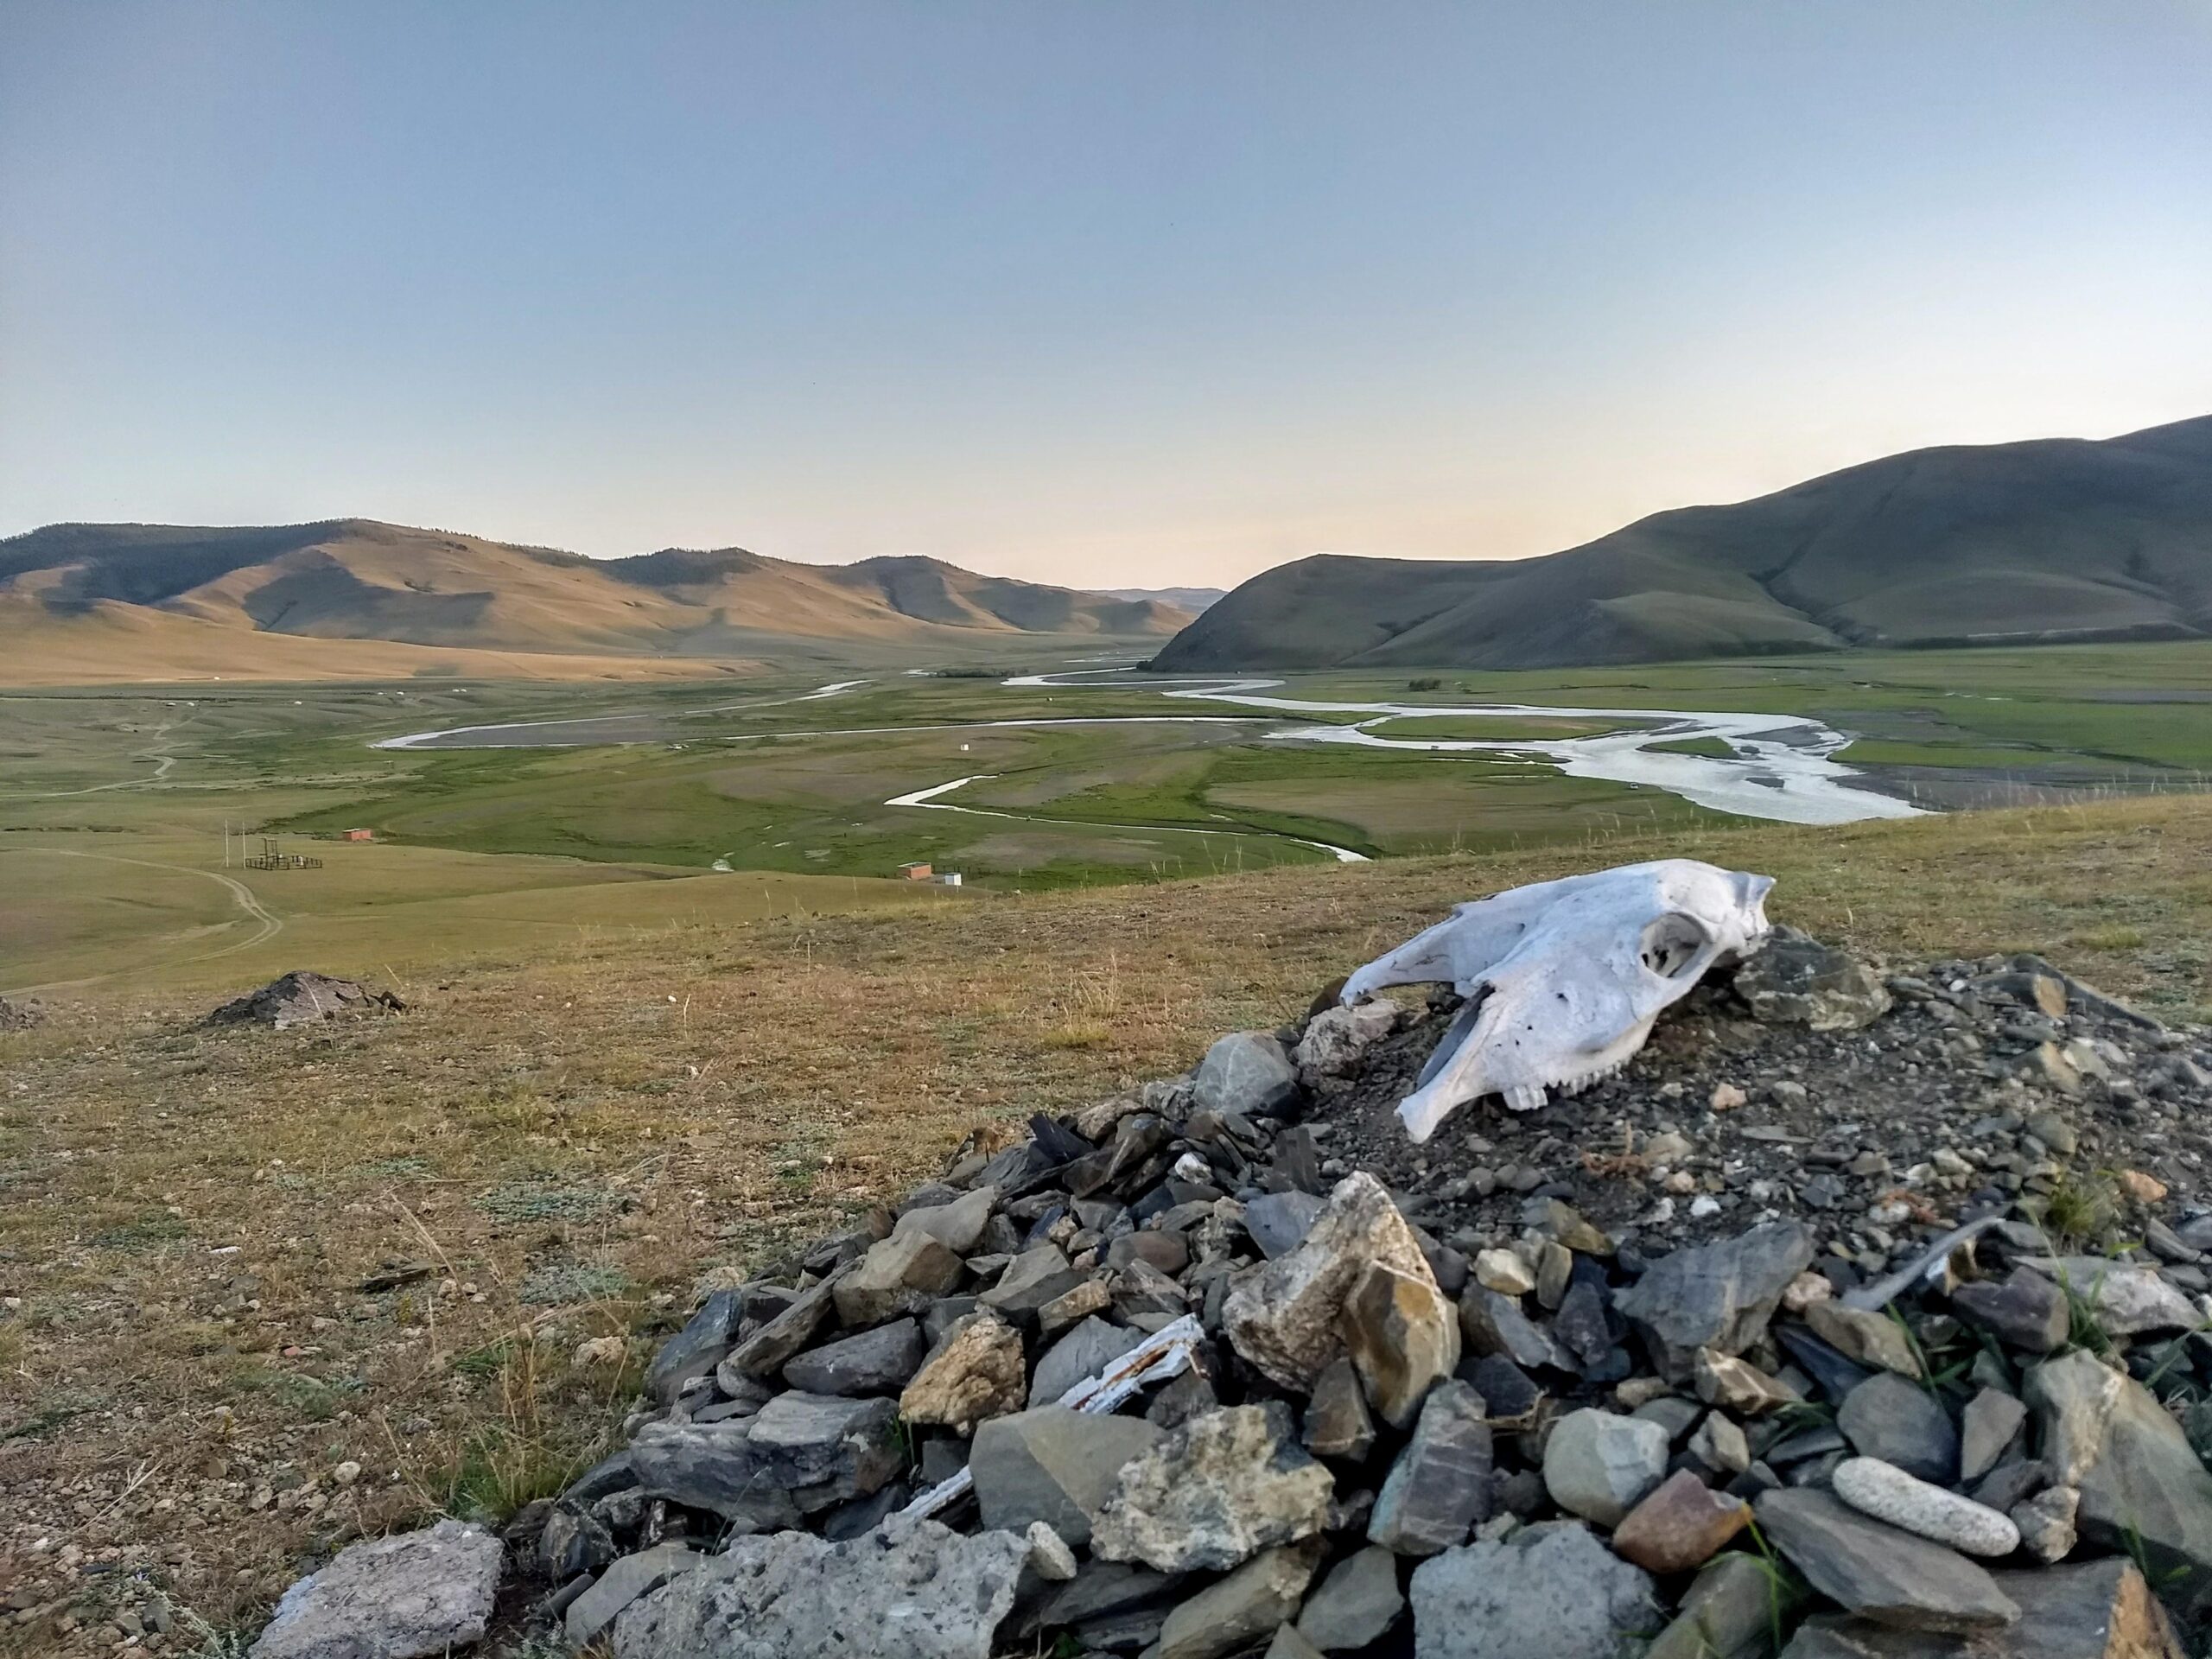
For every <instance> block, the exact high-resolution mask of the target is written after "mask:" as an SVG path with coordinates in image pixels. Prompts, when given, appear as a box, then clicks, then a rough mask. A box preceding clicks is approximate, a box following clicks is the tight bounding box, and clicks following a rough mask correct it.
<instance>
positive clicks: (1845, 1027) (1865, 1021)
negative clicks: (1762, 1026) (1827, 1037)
mask: <svg viewBox="0 0 2212 1659" xmlns="http://www.w3.org/2000/svg"><path fill="white" fill-rule="evenodd" d="M1735 984H1736V995H1738V996H1740V997H1742V998H1743V999H1744V1001H1746V1002H1747V1003H1749V1004H1750V1005H1751V1015H1752V1017H1753V1018H1754V1019H1757V1020H1764V1021H1766V1022H1767V1023H1769V1024H1770V1025H1793V1026H1803V1027H1807V1028H1808V1030H1812V1031H1856V1030H1858V1029H1859V1027H1862V1026H1868V1025H1872V1023H1873V1022H1874V1021H1875V1020H1878V1019H1880V1018H1881V1017H1882V1016H1883V1015H1884V1014H1887V1013H1888V1012H1889V1011H1890V993H1889V989H1888V988H1887V987H1886V986H1885V984H1884V983H1883V982H1882V976H1880V975H1879V974H1878V973H1876V972H1875V971H1874V970H1873V969H1872V968H1870V967H1868V966H1867V965H1866V963H1863V962H1860V961H1859V960H1858V959H1857V958H1855V957H1851V956H1849V955H1847V953H1846V952H1844V951H1841V950H1837V949H1836V948H1835V947H1834V945H1831V944H1821V942H1820V941H1819V940H1818V939H1815V938H1808V937H1806V936H1805V935H1804V934H1802V933H1800V932H1798V931H1796V930H1795V929H1794V928H1788V927H1777V929H1775V931H1774V932H1773V933H1772V934H1771V935H1770V937H1769V938H1768V939H1767V942H1766V944H1764V945H1763V946H1761V947H1760V949H1759V950H1758V952H1757V954H1755V955H1754V956H1752V957H1750V958H1749V959H1748V960H1747V961H1746V962H1745V963H1744V965H1743V966H1742V967H1740V968H1738V969H1737V970H1736V982H1735Z"/></svg>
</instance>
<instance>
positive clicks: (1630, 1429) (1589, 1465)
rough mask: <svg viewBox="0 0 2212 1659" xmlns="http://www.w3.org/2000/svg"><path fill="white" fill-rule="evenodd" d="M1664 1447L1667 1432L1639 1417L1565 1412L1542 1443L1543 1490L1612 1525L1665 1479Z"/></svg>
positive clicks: (1565, 1506)
mask: <svg viewBox="0 0 2212 1659" xmlns="http://www.w3.org/2000/svg"><path fill="white" fill-rule="evenodd" d="M1667 1447H1668V1440H1667V1431H1666V1430H1665V1429H1663V1428H1662V1427H1660V1426H1659V1425H1658V1424H1656V1423H1654V1422H1649V1421H1645V1420H1644V1419H1643V1418H1640V1417H1619V1416H1616V1415H1614V1414H1612V1413H1611V1412H1608V1411H1598V1410H1595V1409H1592V1408H1585V1409H1583V1410H1581V1411H1573V1412H1569V1413H1568V1414H1567V1415H1566V1416H1565V1417H1562V1418H1561V1419H1560V1421H1558V1422H1557V1423H1556V1424H1554V1426H1553V1427H1552V1432H1551V1436H1550V1438H1549V1439H1548V1440H1546V1441H1545V1442H1544V1487H1545V1490H1546V1491H1549V1492H1550V1493H1551V1496H1552V1501H1553V1502H1554V1503H1557V1504H1558V1505H1559V1506H1560V1508H1561V1509H1563V1510H1569V1511H1571V1512H1573V1514H1576V1515H1579V1516H1581V1517H1582V1518H1583V1519H1584V1520H1586V1521H1594V1522H1597V1523H1598V1524H1599V1526H1602V1527H1611V1526H1617V1525H1618V1524H1619V1522H1620V1521H1621V1519H1622V1517H1623V1516H1625V1515H1627V1513H1628V1512H1629V1510H1630V1509H1632V1508H1633V1507H1634V1506H1635V1505H1636V1503H1637V1501H1638V1500H1639V1499H1641V1498H1642V1497H1643V1496H1644V1494H1646V1493H1647V1492H1649V1491H1651V1489H1652V1488H1653V1487H1655V1486H1656V1485H1657V1484H1659V1482H1660V1481H1661V1479H1662V1478H1664V1476H1665V1474H1666V1472H1667Z"/></svg>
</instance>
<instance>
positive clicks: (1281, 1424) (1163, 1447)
mask: <svg viewBox="0 0 2212 1659" xmlns="http://www.w3.org/2000/svg"><path fill="white" fill-rule="evenodd" d="M1334 1489H1335V1482H1334V1481H1333V1480H1332V1478H1331V1477H1330V1474H1329V1471H1328V1470H1327V1469H1326V1468H1325V1467H1324V1466H1323V1465H1320V1464H1319V1463H1316V1462H1315V1461H1314V1460H1313V1458H1312V1457H1311V1456H1310V1455H1309V1454H1308V1453H1307V1452H1306V1450H1305V1448H1304V1447H1302V1446H1300V1445H1299V1444H1298V1442H1297V1440H1295V1439H1294V1437H1293V1435H1292V1433H1291V1426H1290V1414H1289V1412H1288V1411H1287V1409H1286V1408H1284V1407H1283V1406H1282V1405H1281V1403H1280V1402H1270V1403H1269V1404H1267V1405H1264V1406H1230V1407H1224V1408H1221V1409H1220V1410H1217V1411H1211V1412H1208V1413H1206V1414H1205V1415H1203V1416H1200V1417H1194V1418H1192V1420H1191V1421H1189V1422H1187V1423H1185V1425H1184V1426H1183V1427H1181V1428H1179V1429H1177V1430H1176V1431H1175V1432H1174V1433H1172V1434H1170V1435H1168V1436H1167V1438H1166V1440H1162V1441H1161V1442H1160V1444H1159V1445H1157V1446H1154V1447H1153V1448H1152V1449H1151V1450H1150V1451H1148V1452H1144V1453H1142V1454H1141V1456H1139V1457H1137V1458H1135V1459H1132V1460H1131V1461H1130V1462H1129V1463H1128V1465H1126V1466H1124V1467H1123V1468H1122V1471H1121V1474H1120V1477H1119V1478H1118V1479H1117V1481H1116V1484H1115V1489H1114V1491H1113V1493H1112V1495H1111V1496H1110V1497H1108V1498H1107V1500H1106V1502H1105V1503H1104V1504H1103V1506H1102V1507H1101V1509H1100V1510H1099V1514H1098V1516H1097V1519H1096V1522H1095V1524H1094V1525H1093V1527H1092V1529H1091V1541H1090V1543H1091V1553H1092V1554H1094V1555H1096V1556H1098V1557H1100V1558H1101V1559H1103V1560H1109V1561H1132V1560H1135V1561H1142V1562H1143V1563H1144V1564H1145V1565H1146V1566H1147V1567H1152V1568H1154V1570H1155V1571H1158V1572H1161V1573H1183V1572H1190V1571H1192V1570H1195V1569H1200V1568H1203V1569H1205V1570H1207V1571H1210V1572H1220V1571H1222V1570H1224V1568H1228V1567H1235V1566H1236V1565H1237V1564H1238V1563H1240V1562H1242V1561H1244V1560H1248V1559H1249V1557H1251V1556H1252V1555H1253V1554H1256V1553H1257V1552H1258V1551H1260V1550H1262V1549H1267V1548H1272V1547H1273V1546H1275V1545H1278V1544H1287V1543H1294V1542H1296V1541H1299V1540H1300V1539H1304V1538H1309V1537H1311V1536H1313V1535H1314V1534H1315V1533H1317V1532H1319V1531H1320V1530H1321V1527H1322V1524H1323V1522H1324V1520H1325V1516H1326V1515H1327V1513H1328V1508H1329V1499H1330V1497H1331V1494H1332V1492H1333V1491H1334ZM1270 1628H1272V1627H1270Z"/></svg>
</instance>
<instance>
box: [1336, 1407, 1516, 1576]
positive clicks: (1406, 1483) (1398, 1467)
mask: <svg viewBox="0 0 2212 1659" xmlns="http://www.w3.org/2000/svg"><path fill="white" fill-rule="evenodd" d="M1492 1466H1493V1465H1492V1459H1491V1428H1490V1425H1489V1423H1487V1422H1485V1421H1484V1418H1483V1401H1482V1396H1481V1395H1478V1394H1477V1393H1476V1392H1475V1391H1474V1390H1473V1389H1471V1388H1469V1387H1468V1386H1467V1385H1466V1384H1465V1383H1462V1382H1459V1381H1458V1380H1457V1379H1456V1378H1455V1379H1452V1380H1451V1381H1449V1382H1445V1383H1438V1384H1437V1385H1436V1387H1435V1388H1434V1389H1431V1390H1430V1391H1429V1396H1428V1398H1427V1400H1426V1401H1424V1402H1422V1404H1421V1416H1420V1418H1419V1420H1418V1421H1415V1423H1414V1432H1413V1438H1412V1439H1410V1440H1408V1441H1407V1442H1406V1446H1405V1450H1404V1451H1402V1452H1400V1453H1399V1454H1398V1459H1397V1461H1396V1462H1395V1463H1394V1464H1392V1465H1390V1473H1389V1477H1388V1478H1386V1479H1385V1480H1384V1481H1383V1491H1381V1493H1380V1494H1379V1495H1377V1497H1376V1500H1375V1512H1374V1514H1373V1515H1372V1516H1370V1518H1369V1521H1368V1523H1367V1538H1368V1541H1369V1542H1370V1543H1375V1544H1380V1545H1382V1546H1383V1548H1385V1549H1388V1550H1389V1551H1391V1552H1392V1553H1394V1554H1399V1555H1433V1554H1436V1553H1437V1552H1438V1551H1439V1550H1442V1549H1448V1548H1451V1547H1452V1545H1454V1544H1458V1543H1462V1542H1464V1541H1465V1539H1466V1536H1467V1529H1468V1528H1469V1527H1471V1526H1472V1525H1473V1524H1474V1523H1475V1522H1478V1521H1480V1520H1483V1519H1484V1518H1485V1517H1486V1516H1488V1514H1489V1512H1490V1483H1491V1468H1492Z"/></svg>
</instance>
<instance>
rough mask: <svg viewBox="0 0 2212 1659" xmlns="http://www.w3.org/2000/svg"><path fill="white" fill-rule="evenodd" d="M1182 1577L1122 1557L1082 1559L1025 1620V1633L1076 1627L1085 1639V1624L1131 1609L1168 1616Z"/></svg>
mask: <svg viewBox="0 0 2212 1659" xmlns="http://www.w3.org/2000/svg"><path fill="white" fill-rule="evenodd" d="M1182 1583H1183V1580H1181V1579H1180V1578H1179V1577H1176V1576H1174V1575H1173V1574H1170V1573H1154V1572H1153V1571H1152V1570H1151V1569H1150V1568H1149V1567H1131V1566H1129V1565H1128V1563H1127V1562H1124V1561H1084V1562H1083V1563H1082V1564H1080V1565H1079V1566H1078V1567H1077V1568H1076V1575H1075V1577H1074V1578H1073V1579H1071V1580H1069V1581H1068V1582H1067V1583H1066V1584H1064V1585H1062V1586H1060V1587H1059V1588H1058V1589H1057V1590H1054V1591H1052V1592H1051V1593H1050V1594H1049V1595H1047V1596H1046V1598H1045V1599H1044V1600H1043V1601H1041V1602H1039V1604H1038V1605H1037V1610H1036V1611H1035V1612H1034V1613H1033V1614H1032V1615H1030V1616H1029V1617H1027V1618H1024V1619H1023V1620H1022V1630H1021V1633H1022V1634H1023V1635H1025V1636H1028V1635H1033V1634H1034V1633H1035V1632H1037V1631H1039V1630H1075V1631H1076V1632H1077V1640H1082V1639H1083V1637H1082V1634H1081V1632H1082V1630H1083V1628H1084V1626H1085V1625H1088V1624H1095V1623H1096V1622H1098V1621H1100V1620H1102V1619H1104V1620H1114V1619H1119V1618H1122V1617H1123V1616H1124V1615H1127V1614H1129V1613H1141V1612H1153V1613H1156V1614H1157V1615H1158V1616H1159V1617H1160V1618H1166V1615H1167V1612H1168V1610H1169V1608H1170V1607H1172V1606H1173V1604H1174V1600H1175V1597H1176V1592H1177V1591H1178V1589H1179V1587H1180V1586H1181V1585H1182Z"/></svg>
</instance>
